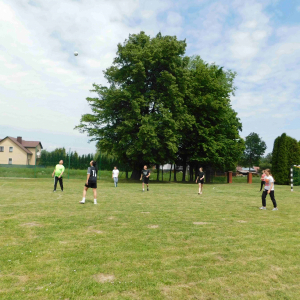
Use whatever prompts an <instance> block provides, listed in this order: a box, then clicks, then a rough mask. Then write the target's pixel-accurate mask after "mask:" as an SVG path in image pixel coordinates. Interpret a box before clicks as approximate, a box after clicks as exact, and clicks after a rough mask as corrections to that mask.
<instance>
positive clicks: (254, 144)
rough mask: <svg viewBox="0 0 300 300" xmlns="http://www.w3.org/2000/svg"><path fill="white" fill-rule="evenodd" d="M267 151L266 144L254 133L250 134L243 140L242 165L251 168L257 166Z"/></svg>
mask: <svg viewBox="0 0 300 300" xmlns="http://www.w3.org/2000/svg"><path fill="white" fill-rule="evenodd" d="M266 149H267V146H266V143H265V142H264V141H263V140H262V139H261V138H260V137H259V135H258V134H257V133H255V132H251V133H250V134H249V135H248V136H246V139H245V150H244V153H243V156H242V164H243V165H244V166H247V167H249V171H250V168H252V167H253V166H254V165H256V166H258V165H259V161H260V159H261V157H262V156H263V155H264V153H265V151H266Z"/></svg>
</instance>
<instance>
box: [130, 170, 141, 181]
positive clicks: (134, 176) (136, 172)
mask: <svg viewBox="0 0 300 300" xmlns="http://www.w3.org/2000/svg"><path fill="white" fill-rule="evenodd" d="M141 171H142V169H140V168H139V169H135V170H132V173H131V177H130V178H131V179H134V180H139V179H140V178H141Z"/></svg>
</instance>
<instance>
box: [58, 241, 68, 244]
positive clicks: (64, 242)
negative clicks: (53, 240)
mask: <svg viewBox="0 0 300 300" xmlns="http://www.w3.org/2000/svg"><path fill="white" fill-rule="evenodd" d="M59 243H60V244H63V245H65V244H68V242H66V241H59Z"/></svg>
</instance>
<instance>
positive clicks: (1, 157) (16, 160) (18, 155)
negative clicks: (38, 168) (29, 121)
mask: <svg viewBox="0 0 300 300" xmlns="http://www.w3.org/2000/svg"><path fill="white" fill-rule="evenodd" d="M0 146H3V147H4V152H0V164H5V165H7V164H8V159H9V158H12V164H13V165H27V153H26V152H25V151H24V150H23V149H21V148H20V147H19V146H17V145H16V144H15V143H14V142H12V141H11V140H10V139H5V140H4V141H1V142H0ZM9 147H13V152H9Z"/></svg>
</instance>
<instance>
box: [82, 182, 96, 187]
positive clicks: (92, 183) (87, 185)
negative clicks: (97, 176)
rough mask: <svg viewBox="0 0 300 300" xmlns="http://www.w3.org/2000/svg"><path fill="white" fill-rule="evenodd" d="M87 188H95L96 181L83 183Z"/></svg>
mask: <svg viewBox="0 0 300 300" xmlns="http://www.w3.org/2000/svg"><path fill="white" fill-rule="evenodd" d="M84 186H85V187H87V188H91V189H96V188H97V182H90V181H89V182H88V184H85V185H84Z"/></svg>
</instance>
